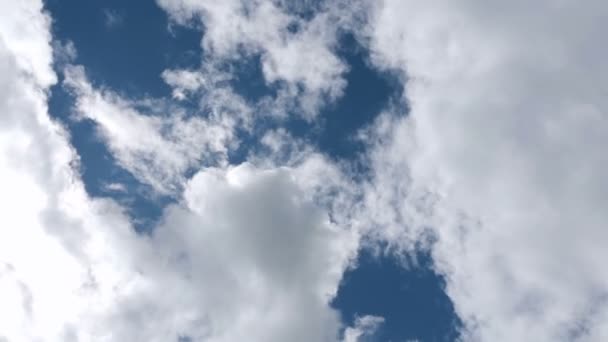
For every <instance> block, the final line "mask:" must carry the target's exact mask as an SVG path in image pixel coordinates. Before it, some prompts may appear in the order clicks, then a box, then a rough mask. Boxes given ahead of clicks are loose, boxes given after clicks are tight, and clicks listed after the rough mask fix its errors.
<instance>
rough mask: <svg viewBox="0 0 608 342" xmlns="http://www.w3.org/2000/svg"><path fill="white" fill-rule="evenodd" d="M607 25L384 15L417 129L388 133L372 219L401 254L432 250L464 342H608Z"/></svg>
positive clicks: (464, 11)
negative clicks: (426, 244)
mask: <svg viewBox="0 0 608 342" xmlns="http://www.w3.org/2000/svg"><path fill="white" fill-rule="evenodd" d="M607 11H608V6H606V5H605V3H604V2H602V1H590V2H586V3H585V4H581V3H573V2H567V1H558V2H555V1H537V2H523V1H515V2H498V1H489V2H488V1H485V2H484V1H464V2H458V3H452V2H450V3H447V2H441V1H427V2H424V3H421V2H417V1H384V2H382V3H379V4H378V5H377V8H376V12H375V14H374V16H375V19H374V20H373V22H372V24H371V26H370V27H368V31H367V32H366V33H367V34H368V37H369V46H370V48H371V52H372V54H373V60H374V62H375V63H376V65H377V66H378V67H380V68H396V69H398V70H400V71H401V72H402V73H403V74H404V75H407V80H408V81H407V84H406V90H405V95H406V96H407V101H408V104H409V106H410V107H411V113H410V115H409V116H408V117H407V118H405V119H394V118H393V119H391V118H389V117H388V116H387V117H384V118H383V119H381V121H380V122H379V124H378V127H379V128H378V134H377V135H376V136H375V137H374V138H375V139H377V141H376V149H375V151H374V153H373V154H372V161H373V163H374V170H375V182H374V184H372V185H373V186H371V187H370V189H368V190H369V191H368V198H367V203H368V204H369V205H368V208H370V210H371V214H369V215H371V216H368V218H370V217H371V219H372V221H375V222H379V225H378V227H380V228H379V229H378V230H376V231H375V233H377V234H380V235H381V236H383V237H384V238H388V239H389V240H390V241H392V242H394V243H396V244H402V246H404V247H405V248H409V249H411V248H413V247H412V246H413V245H415V244H416V242H418V241H420V239H424V238H425V237H426V236H428V235H427V232H429V231H432V232H433V234H435V235H436V237H437V239H438V241H437V243H436V244H435V245H434V246H433V257H434V259H435V261H436V264H437V269H438V270H439V271H440V272H442V273H443V274H444V275H445V276H446V280H447V292H448V294H449V295H450V297H451V298H452V300H453V301H454V303H455V307H456V310H457V312H458V314H459V315H460V316H461V318H462V319H463V320H464V323H465V324H466V332H465V335H464V339H465V340H474V341H521V340H534V341H569V340H575V339H578V340H582V341H602V340H605V339H606V338H608V337H607V336H606V331H607V329H608V328H607V327H608V324H607V323H606V322H607V321H606V319H605V318H606V315H608V313H607V310H606V307H607V306H606V305H605V300H606V299H605V298H606V294H607V293H608V273H607V272H606V267H605V265H604V262H603V260H606V259H607V258H608V253H607V250H606V248H605V247H606V245H607V244H608V233H607V232H606V229H605V226H606V222H608V215H607V213H608V210H607V209H608V202H607V198H606V193H608V182H607V181H606V177H605V176H604V173H605V170H606V168H607V167H608V157H607V156H608V155H607V154H606V153H605V151H604V146H605V145H606V143H608V120H606V112H607V109H608V106H607V103H606V96H605V90H606V89H608V82H607V80H608V68H607V67H606V63H605V62H604V61H605V60H606V58H607V57H608V56H607V52H608V50H607V49H606V48H605V47H604V46H603V45H602V44H601V43H600V42H601V40H602V36H603V34H604V32H605V31H606V24H605V20H603V19H602V18H604V17H605V15H606V14H607ZM388 208H393V209H392V210H389V209H388ZM391 222H392V223H393V224H391Z"/></svg>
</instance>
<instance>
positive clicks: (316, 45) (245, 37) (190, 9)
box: [158, 0, 347, 119]
mask: <svg viewBox="0 0 608 342" xmlns="http://www.w3.org/2000/svg"><path fill="white" fill-rule="evenodd" d="M158 3H159V5H160V6H161V7H162V8H164V9H165V10H166V11H167V12H168V14H169V15H170V16H171V18H172V19H173V20H175V21H176V22H178V23H182V24H187V23H190V22H191V21H192V20H198V21H201V22H202V23H203V25H204V27H205V34H204V37H203V41H202V45H203V48H204V51H205V55H206V58H207V59H208V60H212V61H215V62H216V63H217V62H219V61H224V60H235V59H238V58H241V57H243V56H251V55H256V54H259V55H260V56H261V63H262V65H261V66H262V69H263V73H264V77H265V79H266V82H267V83H268V84H272V83H275V82H277V81H280V82H282V84H284V85H286V89H285V91H287V92H288V93H289V96H290V97H292V99H293V98H296V97H297V98H299V99H298V103H299V105H300V112H301V114H302V115H303V116H304V117H306V118H308V119H312V118H313V117H314V116H315V115H316V112H317V110H318V108H319V106H321V105H323V104H324V102H325V99H326V98H327V99H330V100H332V99H335V98H337V97H339V96H341V95H342V91H343V88H344V86H345V81H344V79H343V77H342V76H343V74H344V73H345V72H346V71H347V67H346V65H345V64H344V63H343V62H342V61H341V60H340V59H339V58H338V57H337V56H336V55H335V53H334V52H333V48H334V45H335V44H336V40H337V29H338V28H339V27H338V25H336V23H338V22H340V20H338V19H337V18H335V17H333V16H331V15H330V14H331V13H329V12H320V13H317V14H316V15H315V16H314V18H313V19H311V20H310V21H304V20H302V19H301V18H300V17H298V16H297V15H294V14H292V13H289V12H288V11H287V8H286V6H281V4H280V3H277V2H274V1H255V2H246V1H241V0H230V1H222V2H216V1H190V0H159V1H158ZM290 27H299V29H298V30H295V31H292V30H290ZM207 62H208V61H207Z"/></svg>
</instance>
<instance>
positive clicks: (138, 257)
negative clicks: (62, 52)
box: [0, 1, 358, 341]
mask: <svg viewBox="0 0 608 342" xmlns="http://www.w3.org/2000/svg"><path fill="white" fill-rule="evenodd" d="M1 4H2V6H1V7H2V8H3V9H6V10H7V11H3V12H1V13H2V20H0V23H2V24H0V25H8V26H11V27H12V26H15V27H17V26H23V27H39V28H41V29H40V30H38V31H32V32H29V31H26V32H27V33H28V34H31V35H32V36H31V37H30V36H26V37H25V38H27V39H28V42H38V43H39V44H40V46H36V47H30V48H27V49H26V48H24V47H23V45H20V44H14V43H13V42H15V41H19V39H17V38H15V37H11V36H10V34H12V33H13V32H12V31H11V30H9V29H5V27H4V26H1V28H2V30H0V61H1V62H0V72H1V73H2V75H3V77H2V79H0V89H2V90H3V91H2V93H1V94H2V95H1V96H0V111H1V112H2V113H3V115H2V116H0V165H2V167H1V168H0V186H1V187H2V189H3V191H2V193H1V194H0V206H1V207H2V208H4V209H5V210H3V214H2V215H0V227H1V228H0V302H2V306H1V307H0V321H1V322H2V323H0V340H3V341H171V340H174V341H175V340H178V339H180V338H191V339H192V340H195V341H197V340H204V341H237V340H251V341H285V340H290V341H336V340H337V339H338V333H339V330H340V329H341V323H340V321H339V317H338V314H337V313H336V312H335V311H334V310H333V309H332V308H330V307H329V304H328V303H329V301H330V299H331V297H333V295H334V293H335V291H336V288H337V284H338V282H339V279H340V277H341V275H342V272H343V269H344V268H345V267H346V266H347V264H348V262H349V260H350V259H351V258H352V256H353V255H352V254H353V252H354V251H355V250H356V248H357V241H358V239H357V236H356V234H354V233H353V232H352V231H350V230H348V229H344V228H343V227H339V226H337V225H336V224H334V223H332V222H331V221H330V220H329V217H328V215H327V212H326V210H325V209H323V208H320V207H319V206H318V205H317V203H316V202H315V201H313V199H312V198H311V196H310V194H311V193H312V192H314V191H313V190H312V188H310V187H309V182H306V181H305V180H306V179H305V178H306V177H304V176H305V175H306V169H300V170H298V169H294V168H289V167H285V168H268V169H262V168H257V167H254V166H252V165H250V164H243V165H241V166H231V167H219V168H204V169H201V170H200V171H199V172H198V173H196V174H195V175H194V176H193V177H192V179H190V180H188V181H186V182H185V183H184V191H183V193H182V196H180V198H182V200H180V201H179V202H178V203H176V204H173V205H171V206H170V207H168V208H166V210H165V213H164V215H163V217H162V219H161V223H159V226H158V227H157V228H156V229H155V230H154V231H153V232H151V233H150V234H149V235H138V234H137V233H135V231H134V229H133V227H132V225H131V222H130V220H129V218H128V217H127V216H126V215H124V212H123V209H122V208H121V207H120V206H119V205H117V204H116V203H115V202H114V201H112V200H110V199H99V198H97V199H94V198H91V197H90V196H88V195H87V194H86V192H85V190H84V186H83V184H82V181H81V180H80V177H79V175H78V173H77V171H76V170H74V169H73V168H72V165H73V163H74V161H75V160H77V155H76V154H75V151H74V150H73V149H72V148H71V147H70V145H69V143H68V137H67V133H66V132H65V130H64V129H63V128H62V127H61V126H60V125H58V124H57V123H56V122H53V121H52V120H51V119H50V117H49V115H48V109H47V105H46V101H47V92H48V87H49V86H50V85H51V84H52V83H53V81H54V79H55V76H54V73H53V71H52V69H51V64H52V51H51V38H50V35H49V33H48V29H49V28H48V25H49V20H48V17H47V16H46V15H45V14H44V13H43V12H42V11H41V10H42V4H41V3H40V2H39V1H23V2H19V4H18V6H8V4H6V3H5V2H1ZM13 21H14V22H13ZM32 51H39V52H41V53H30V52H32ZM81 71H82V70H80V69H78V68H73V69H70V71H68V75H69V76H70V77H72V78H71V81H72V82H73V84H72V86H73V87H75V88H77V91H78V95H79V97H80V101H81V105H82V103H87V104H88V105H87V106H85V108H83V109H89V105H90V109H101V110H100V111H99V112H97V113H98V114H90V115H91V116H92V117H93V118H95V119H96V120H99V121H100V122H103V123H104V125H105V126H104V127H105V128H103V129H107V130H108V132H109V133H108V132H106V133H104V134H113V135H115V136H118V137H120V134H122V133H121V131H120V127H121V126H124V125H127V126H129V125H131V126H129V127H131V128H133V129H135V130H137V132H138V134H142V135H144V136H146V137H145V138H143V139H144V142H145V143H150V144H152V145H154V144H157V141H158V140H160V139H161V138H159V137H158V136H157V135H155V134H156V133H154V132H156V125H160V124H162V120H160V119H159V120H156V119H154V118H152V117H145V116H143V115H140V114H138V113H134V112H132V111H130V110H121V111H120V115H119V114H117V113H116V112H115V106H119V105H121V104H122V102H121V100H120V99H117V98H115V97H114V96H113V95H108V94H104V93H103V92H97V91H95V90H93V89H92V88H91V87H90V86H89V85H88V83H87V82H86V79H84V78H83V75H82V73H81ZM70 73H71V74H70ZM106 97H107V98H106ZM86 101H89V102H86ZM125 106H127V105H125ZM84 111H85V110H83V112H84ZM125 112H126V114H125ZM83 115H84V114H83ZM97 115H99V117H98V116H97ZM103 115H108V117H109V118H110V119H107V120H108V121H104V120H106V118H103V117H102V116H103ZM113 120H114V121H113ZM176 125H178V124H176ZM107 127H109V128H107ZM171 129H174V128H173V126H169V128H168V130H169V131H171ZM132 132H133V131H132ZM125 134H127V133H125ZM131 137H132V138H135V139H138V138H136V137H134V136H133V135H131ZM116 139H118V138H116ZM146 139H149V140H146ZM125 140H126V139H125ZM125 140H120V139H118V141H123V142H124V141H125ZM139 143H142V141H137V142H136V144H139ZM182 143H183V142H181V141H179V140H178V141H177V142H174V144H176V145H178V146H181V145H180V144H182ZM110 144H111V143H110ZM164 144H165V145H166V147H168V148H169V149H171V146H172V145H171V142H170V141H168V142H165V143H164ZM165 145H163V147H165ZM126 146H127V147H122V146H120V147H114V148H117V149H118V148H125V149H126V152H124V153H126V154H128V153H132V152H131V151H129V148H132V149H135V150H136V151H137V153H144V154H145V153H147V150H143V152H141V151H139V150H138V148H139V147H137V145H135V147H133V145H128V144H126ZM156 146H157V147H158V145H156ZM174 148H178V147H174ZM161 153H162V152H161ZM154 158H161V159H162V154H161V155H159V156H155V157H154ZM126 160H129V159H126ZM168 160H169V161H171V159H168ZM177 165H181V164H179V163H177Z"/></svg>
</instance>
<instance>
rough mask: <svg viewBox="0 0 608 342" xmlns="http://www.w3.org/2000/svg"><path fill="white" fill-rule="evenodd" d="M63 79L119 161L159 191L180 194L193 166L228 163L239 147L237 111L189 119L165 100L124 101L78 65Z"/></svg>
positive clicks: (85, 114) (68, 71)
mask: <svg viewBox="0 0 608 342" xmlns="http://www.w3.org/2000/svg"><path fill="white" fill-rule="evenodd" d="M65 77H66V80H65V84H66V85H67V86H68V87H69V89H71V90H73V92H74V93H75V95H76V110H77V112H78V113H79V115H80V116H81V117H82V118H87V119H91V120H93V121H94V122H95V123H96V124H97V125H98V128H99V131H100V136H101V137H102V139H104V140H105V142H106V143H107V144H108V146H109V147H110V150H111V151H112V152H113V155H114V156H115V157H116V159H117V160H118V163H119V164H120V165H121V166H122V167H124V168H125V169H126V170H129V171H130V172H131V173H132V174H133V175H134V176H135V177H137V178H138V179H139V180H141V181H142V182H143V183H146V184H150V185H151V186H152V187H153V188H154V189H155V190H157V191H158V192H160V193H164V194H174V193H176V192H178V191H179V190H180V189H181V187H182V185H183V183H184V181H185V179H184V176H185V173H186V172H187V171H188V170H190V169H192V168H196V167H199V166H200V165H217V164H223V163H225V160H226V157H227V153H228V151H229V150H230V149H231V147H234V146H236V145H235V144H236V143H237V141H236V137H235V136H234V129H235V128H236V127H237V125H238V124H239V123H240V122H241V121H243V120H240V118H239V117H237V116H236V115H230V114H229V115H226V113H224V112H219V113H218V112H211V113H210V115H209V117H207V118H204V117H201V116H193V117H187V115H186V112H185V110H183V109H181V108H179V107H175V106H171V105H170V104H165V103H163V102H162V100H150V101H148V102H149V103H148V102H146V101H143V102H142V101H139V102H137V101H132V100H128V99H124V98H122V97H120V96H119V95H117V94H116V93H114V92H112V91H110V90H104V89H101V90H97V89H95V88H93V87H92V85H91V84H90V83H89V81H88V80H87V78H86V76H85V74H84V68H82V67H80V66H68V67H67V68H66V69H65ZM221 102H223V101H221ZM232 105H235V104H234V103H232ZM140 110H147V112H146V113H141V112H140ZM163 111H164V112H163ZM238 115H240V113H239V114H238Z"/></svg>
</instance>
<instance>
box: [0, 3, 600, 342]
mask: <svg viewBox="0 0 608 342" xmlns="http://www.w3.org/2000/svg"><path fill="white" fill-rule="evenodd" d="M158 3H159V5H160V6H161V7H162V8H163V9H164V10H166V11H167V13H168V15H169V16H170V17H171V19H172V20H173V21H174V22H175V23H178V24H181V25H194V26H196V25H202V26H203V27H204V36H203V39H202V42H201V44H202V46H203V49H204V56H202V57H201V61H202V65H201V66H200V68H194V69H179V68H174V69H171V68H170V69H167V70H165V71H164V72H163V73H162V75H160V76H162V77H163V79H164V80H165V82H166V83H167V84H168V85H169V86H170V87H171V88H172V94H171V96H172V98H173V99H169V98H161V99H130V98H128V96H127V95H124V94H118V93H116V92H115V91H113V90H112V89H108V88H107V87H104V86H103V85H100V84H94V82H92V81H91V80H89V79H88V78H87V76H86V72H85V68H84V67H82V66H74V65H69V63H71V61H72V60H73V59H74V58H75V56H76V49H75V48H74V46H73V45H70V43H69V42H67V43H64V44H60V43H57V42H53V39H52V36H51V34H50V31H49V25H50V18H49V16H48V15H47V14H45V13H44V12H43V9H42V7H43V6H42V3H41V1H35V0H24V1H18V2H14V1H12V2H11V1H0V13H1V14H0V19H1V20H0V61H1V63H0V74H1V75H3V77H2V78H1V79H0V90H1V91H0V112H1V113H2V115H1V116H0V165H2V167H1V168H0V187H1V188H2V189H3V191H2V193H1V194H0V208H4V209H5V210H3V214H2V215H0V227H1V228H0V303H3V304H2V307H1V308H0V340H8V341H23V340H37V339H38V340H44V341H46V340H49V341H78V340H80V341H83V340H84V341H86V340H101V341H167V340H178V339H179V338H191V339H192V340H194V341H197V340H202V341H212V342H230V341H241V340H250V341H286V340H288V341H338V340H339V338H340V337H339V334H340V331H343V332H344V334H343V335H344V336H343V338H344V341H348V342H354V341H361V340H365V339H367V338H371V337H370V336H373V333H372V332H373V330H374V329H376V328H377V327H378V326H379V325H380V324H381V322H382V318H381V317H375V316H364V317H361V318H360V319H359V320H358V321H357V322H356V326H354V327H343V326H342V323H341V322H340V319H339V315H338V313H337V312H336V311H335V310H334V309H332V308H330V307H329V305H328V303H329V302H330V300H331V298H332V297H333V296H334V295H335V291H336V289H337V286H338V284H339V282H340V279H341V276H342V273H343V271H344V270H345V269H346V268H347V267H348V265H349V261H350V260H351V259H352V258H353V257H354V254H355V253H356V250H357V248H358V247H359V245H360V244H361V243H362V242H364V243H367V244H369V243H373V242H379V243H380V244H382V245H384V244H388V245H389V246H390V247H392V248H393V249H392V250H396V251H397V252H398V253H412V254H414V253H416V251H418V250H419V249H421V248H422V249H428V250H430V252H431V254H432V257H433V260H434V267H435V269H436V271H437V272H439V273H440V274H442V275H443V276H444V277H445V280H446V284H447V288H446V291H447V293H448V295H449V296H450V298H451V299H452V300H453V302H454V306H455V309H456V310H457V313H458V315H459V316H460V318H461V320H462V321H463V324H464V325H463V330H462V332H461V333H462V336H461V338H462V339H463V340H465V341H522V340H534V341H570V340H580V341H603V340H606V339H608V324H607V322H608V309H606V308H608V305H606V301H607V298H608V273H607V272H606V271H605V270H606V267H605V265H604V263H603V260H605V259H607V258H608V255H607V254H608V252H607V251H606V246H607V245H608V232H606V229H605V226H606V222H608V214H607V213H608V210H607V209H608V198H607V197H606V194H608V181H606V178H605V176H604V173H605V170H606V169H607V167H608V157H607V156H608V154H606V153H605V152H604V146H605V145H606V143H607V142H608V141H607V139H608V138H607V137H608V120H607V118H606V112H607V103H606V96H605V95H606V89H608V84H607V82H608V81H607V80H608V69H607V68H606V66H605V60H606V57H608V56H607V52H608V50H606V48H604V47H603V45H602V44H601V41H602V38H603V35H604V32H606V24H605V20H604V18H605V17H607V14H608V13H606V12H607V11H608V6H606V5H605V4H604V3H603V2H601V1H589V2H587V3H585V4H584V5H581V4H574V3H570V2H567V1H558V2H555V1H537V2H534V3H530V2H523V1H514V2H513V1H512V2H499V1H476V0H467V1H462V2H458V3H447V2H443V1H426V2H424V3H422V2H419V1H409V0H402V1H398V0H385V1H380V2H376V1H364V0H359V1H354V2H351V3H350V6H348V7H347V6H345V2H342V1H338V2H333V3H332V2H327V3H321V4H318V5H310V6H311V8H313V9H314V10H313V11H312V12H310V13H307V14H303V13H304V12H305V11H304V12H303V11H302V8H300V7H298V6H295V5H294V3H293V2H290V1H256V2H254V3H249V2H245V1H240V0H231V1H224V2H221V3H219V2H213V1H190V0H159V1H158ZM344 32H349V33H351V34H353V36H354V37H355V38H356V39H357V40H358V42H359V43H360V44H361V45H362V46H363V47H365V48H367V49H368V50H369V55H370V60H369V62H370V63H371V65H373V66H374V67H375V68H377V69H379V70H382V71H388V72H392V73H396V74H397V75H399V76H400V77H401V78H400V79H401V81H402V82H403V83H404V85H405V87H404V89H405V91H404V94H403V103H401V104H399V103H397V104H394V105H393V107H390V108H389V109H388V110H386V111H385V112H384V113H382V114H381V115H380V116H379V117H378V119H377V120H376V122H375V123H374V125H373V126H371V127H368V128H366V129H365V130H363V131H362V132H361V135H360V137H361V139H362V140H363V142H365V143H366V145H367V146H368V148H369V150H368V153H367V155H366V156H365V157H364V158H363V159H364V161H365V162H366V165H365V167H366V168H367V169H368V170H369V173H368V174H364V175H356V177H351V176H353V175H352V173H353V172H354V171H352V169H351V168H349V166H350V165H348V162H347V161H343V162H341V163H336V162H332V161H330V160H329V159H328V158H326V157H325V156H323V155H322V153H320V152H318V151H315V149H314V148H312V147H311V146H309V145H307V143H306V141H304V140H299V139H297V138H294V137H293V135H291V134H290V132H289V131H288V129H287V128H286V127H281V125H280V123H281V120H282V119H284V118H285V117H287V116H288V115H291V114H293V113H292V112H296V113H297V114H296V115H299V116H300V117H302V118H305V119H306V120H314V119H315V118H317V117H318V115H319V109H320V108H322V106H323V105H325V104H327V103H330V102H332V101H334V100H335V99H337V98H338V97H340V96H342V93H343V91H344V89H345V85H346V84H345V79H344V74H345V73H346V72H347V70H348V65H347V64H346V63H345V61H343V60H341V59H340V58H339V57H338V56H337V54H336V52H335V50H336V45H337V44H338V43H339V39H340V35H341V34H343V33H344ZM52 46H55V53H53V49H52ZM251 57H256V58H257V57H259V63H260V65H261V68H262V72H263V76H264V80H265V82H266V84H267V85H268V86H269V87H276V89H275V90H276V94H275V95H272V96H266V97H264V98H263V99H261V100H259V101H254V100H246V99H244V98H243V97H241V96H239V95H238V94H237V93H236V92H235V91H234V89H233V88H232V86H231V85H230V82H229V81H230V80H231V79H232V77H233V76H234V75H232V74H231V72H230V65H231V63H235V61H238V60H239V59H240V58H246V59H247V58H251ZM54 58H56V60H54ZM54 62H57V63H58V65H61V67H62V68H63V67H65V69H64V71H63V72H64V75H65V82H64V86H66V87H67V88H68V89H70V91H71V92H72V94H73V95H74V96H75V99H76V107H75V109H76V113H77V116H78V118H79V119H81V120H92V121H93V122H94V123H95V124H96V126H97V127H98V132H99V137H100V138H101V140H102V141H103V142H104V143H105V144H107V146H108V147H109V149H110V151H111V152H112V154H113V156H114V158H115V159H116V160H117V163H118V164H119V165H120V166H121V167H123V168H124V169H126V170H128V171H129V172H131V173H132V174H133V175H134V176H135V177H136V178H138V179H139V180H140V181H142V182H143V183H146V184H149V185H150V186H151V187H152V188H154V189H155V190H156V191H157V192H158V193H161V194H168V195H170V196H171V197H172V198H173V199H174V200H175V203H173V204H171V205H169V206H168V207H167V208H165V209H164V211H163V215H162V217H161V219H160V222H159V223H158V225H157V226H156V227H154V229H153V230H152V231H150V232H149V234H147V235H139V234H137V233H135V231H134V229H133V225H132V221H131V220H132V219H131V218H129V217H128V216H127V215H125V209H124V208H122V207H121V206H120V205H118V204H117V203H115V202H114V201H113V200H112V199H109V198H92V197H90V196H89V195H88V194H87V193H86V192H85V190H84V186H83V184H82V180H81V179H80V175H79V174H78V172H77V171H76V170H75V169H74V165H75V164H77V163H78V156H77V154H76V152H75V151H74V150H73V148H72V147H71V146H70V145H69V143H68V141H69V139H68V135H69V133H68V132H67V131H66V130H65V129H64V128H63V127H62V126H61V125H60V124H58V123H56V122H54V121H53V120H51V119H50V117H49V115H48V108H47V100H48V92H49V89H50V87H51V86H52V85H53V84H54V83H55V82H56V79H57V77H56V75H55V73H54V71H53V69H52V64H53V63H54ZM186 99H194V100H195V102H197V101H198V102H197V103H196V106H197V107H196V110H194V112H195V113H193V111H190V110H189V109H186V106H185V105H183V103H184V102H187V101H185V100H186ZM405 103H407V108H409V112H408V113H407V115H406V116H403V115H402V114H403V112H405V111H406V108H405V106H406V105H405ZM199 114H200V115H199ZM268 118H271V119H272V120H275V121H273V123H276V124H277V126H279V127H278V128H277V127H275V128H272V129H269V130H263V131H262V132H261V133H260V132H256V133H259V134H260V137H259V138H260V140H261V147H260V151H254V152H252V153H250V154H249V155H248V156H247V159H248V161H249V162H247V163H243V164H241V165H230V163H229V157H228V155H229V153H230V152H231V151H233V150H234V149H235V148H236V147H237V146H238V144H239V143H241V142H240V137H239V136H238V134H237V133H238V132H239V131H241V132H243V131H245V132H249V133H251V132H254V131H255V130H254V128H256V127H257V126H256V122H257V120H260V121H261V120H262V119H268ZM355 179H356V180H357V181H355ZM107 187H108V189H113V190H115V191H128V188H127V187H125V186H123V185H122V184H118V183H111V184H107ZM362 239H364V240H362ZM370 241H371V242H370ZM151 323H152V324H151Z"/></svg>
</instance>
